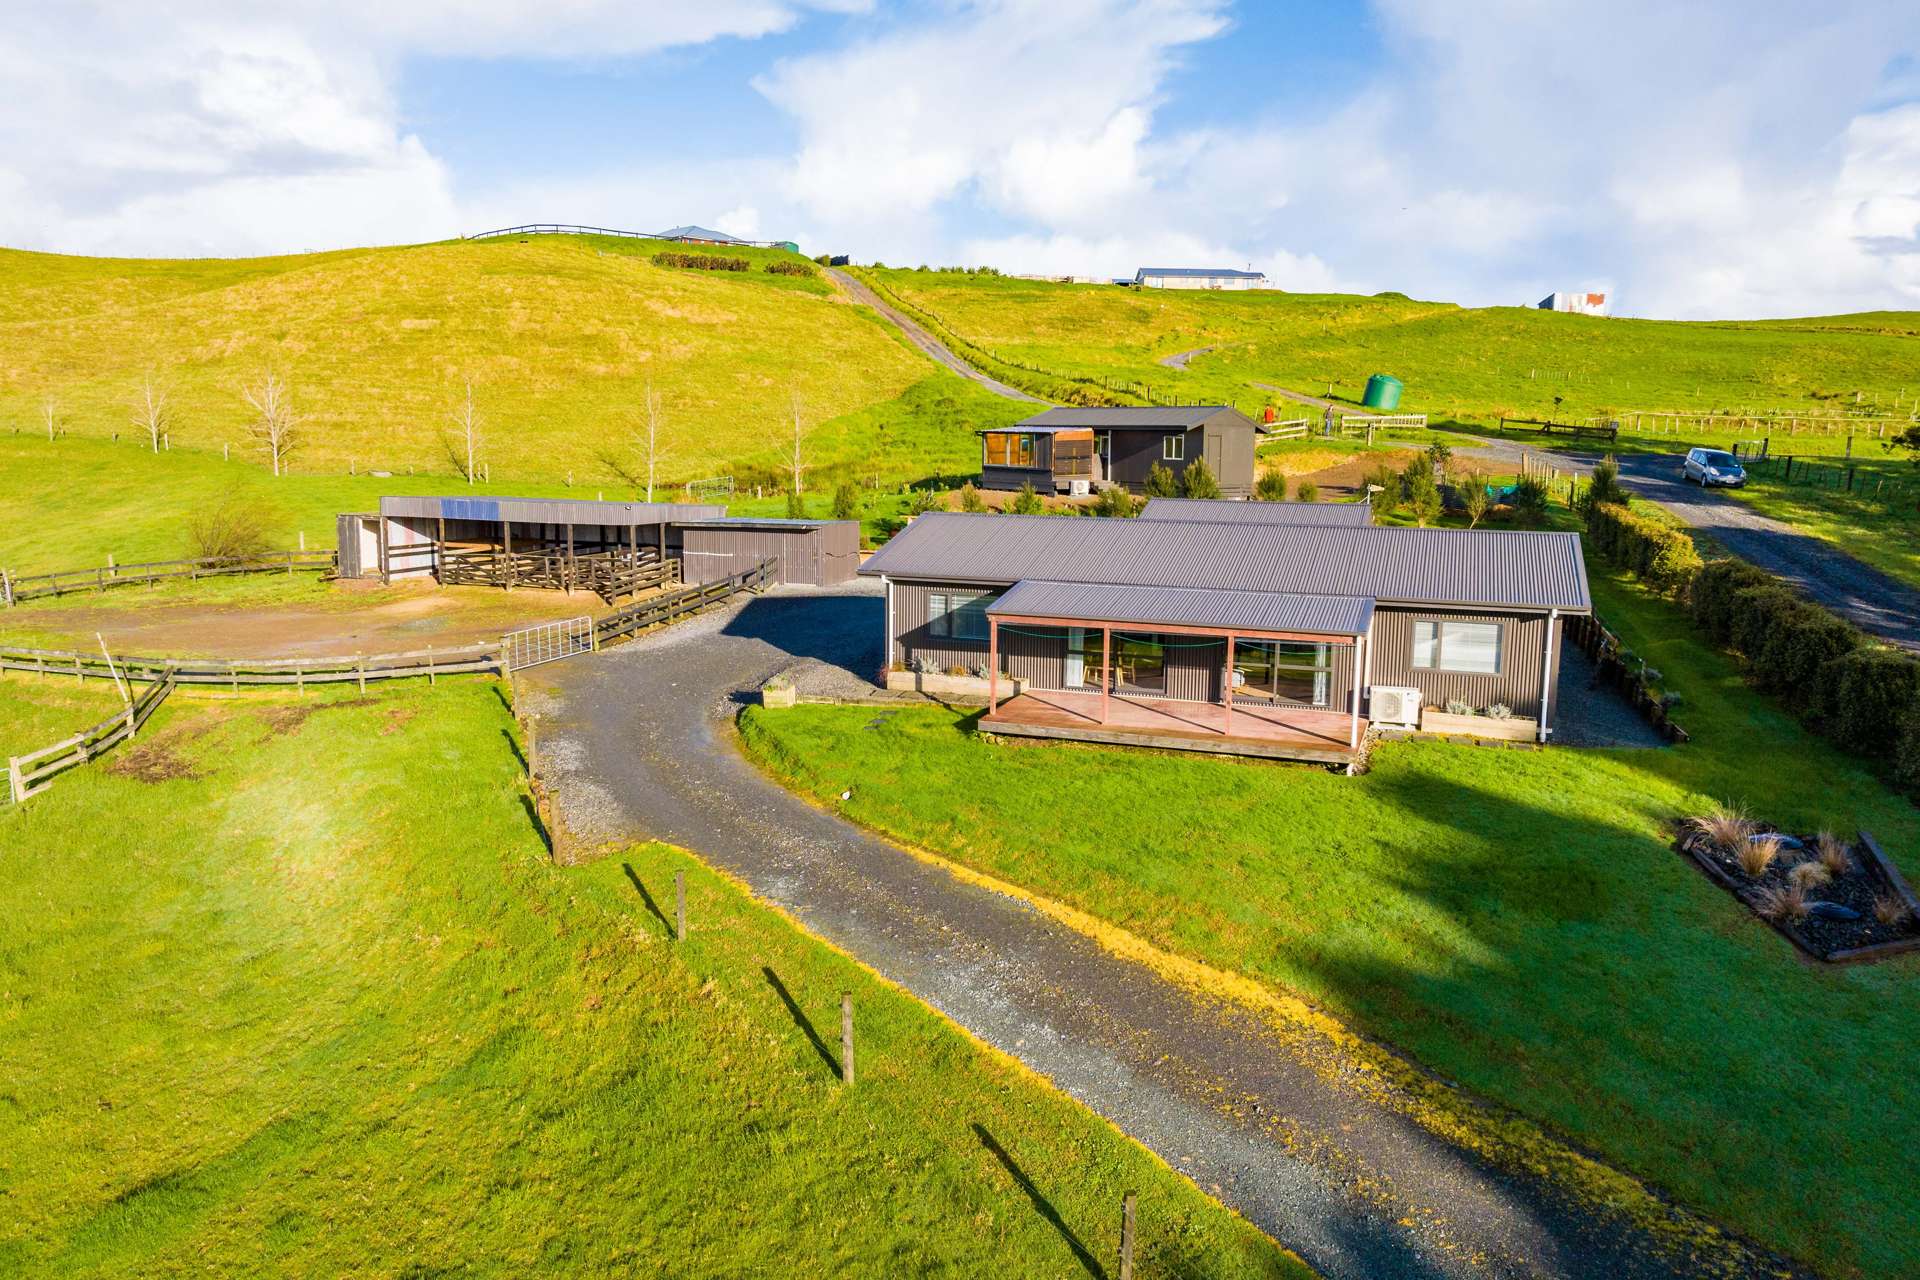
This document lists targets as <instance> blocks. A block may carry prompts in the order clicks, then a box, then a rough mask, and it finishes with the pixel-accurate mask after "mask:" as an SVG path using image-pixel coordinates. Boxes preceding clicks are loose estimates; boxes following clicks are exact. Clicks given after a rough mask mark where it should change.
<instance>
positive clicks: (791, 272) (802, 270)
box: [766, 261, 820, 277]
mask: <svg viewBox="0 0 1920 1280" xmlns="http://www.w3.org/2000/svg"><path fill="white" fill-rule="evenodd" d="M766 270H767V274H768V275H775V276H808V277H812V276H817V275H819V274H820V273H819V272H818V271H815V270H814V269H813V268H812V267H811V266H809V265H807V264H806V263H804V262H786V261H781V262H769V263H768V264H767V267H766Z"/></svg>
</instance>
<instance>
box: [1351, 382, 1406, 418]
mask: <svg viewBox="0 0 1920 1280" xmlns="http://www.w3.org/2000/svg"><path fill="white" fill-rule="evenodd" d="M1403 390H1405V387H1403V386H1402V385H1401V383H1400V379H1398V378H1391V377H1388V376H1387V375H1386V374H1384V373H1376V374H1374V375H1373V376H1372V377H1371V378H1368V379H1367V394H1366V395H1364V396H1362V397H1360V403H1361V404H1362V405H1363V406H1365V407H1366V408H1368V409H1378V410H1380V411H1381V412H1382V413H1392V412H1393V411H1394V410H1395V409H1398V408H1399V407H1400V393H1401V392H1402V391H1403Z"/></svg>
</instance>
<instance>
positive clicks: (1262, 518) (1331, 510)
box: [1139, 498, 1373, 528]
mask: <svg viewBox="0 0 1920 1280" xmlns="http://www.w3.org/2000/svg"><path fill="white" fill-rule="evenodd" d="M1139 519H1142V520H1200V521H1208V520H1211V521H1214V522H1216V523H1220V524H1320V525H1336V526H1339V527H1342V528H1359V527H1360V526H1362V525H1367V524H1371V523H1372V522H1373V511H1372V508H1370V507H1368V506H1367V504H1366V503H1364V502H1234V501H1231V500H1229V499H1225V498H1220V499H1214V498H1149V499H1147V505H1146V508H1145V509H1144V510H1143V511H1141V512H1140V515H1139Z"/></svg>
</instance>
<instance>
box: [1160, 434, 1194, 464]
mask: <svg viewBox="0 0 1920 1280" xmlns="http://www.w3.org/2000/svg"><path fill="white" fill-rule="evenodd" d="M1186 456H1187V438H1186V437H1185V436H1161V437H1160V460H1161V461H1162V462H1179V461H1181V460H1182V459H1184V458H1185V457H1186Z"/></svg>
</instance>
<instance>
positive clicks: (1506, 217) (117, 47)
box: [0, 0, 1920, 317]
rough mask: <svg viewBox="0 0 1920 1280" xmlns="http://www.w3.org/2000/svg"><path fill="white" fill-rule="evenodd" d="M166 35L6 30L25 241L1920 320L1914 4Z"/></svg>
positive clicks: (9, 205)
mask: <svg viewBox="0 0 1920 1280" xmlns="http://www.w3.org/2000/svg"><path fill="white" fill-rule="evenodd" d="M158 8H159V7H158V6H153V5H151V4H146V3H134V2H133V0H76V2H75V3H71V4H64V5H60V6H37V7H36V6H22V7H21V8H20V10H19V12H18V13H15V14H12V15H10V16H9V24H10V34H11V38H10V39H9V41H8V42H6V44H5V45H4V46H0V78H4V79H5V80H6V81H7V82H8V83H10V84H12V85H13V86H14V88H13V90H12V91H11V92H10V93H9V95H7V98H6V100H5V101H3V102H0V243H6V244H11V245H18V246H21V247H30V248H40V249H50V250H56V251H65V252H86V253H122V254H135V255H138V254H181V253H197V254H222V255H228V254H246V253H257V252H269V251H289V250H306V249H316V248H325V247H332V246H335V245H341V244H355V243H393V242H405V241H414V240H425V239H436V238H441V237H445V236H449V235H455V234H459V233H461V232H463V231H474V230H480V229H484V228H486V227H489V226H494V225H502V224H508V223H513V222H520V221H531V220H560V221H578V222H589V223H597V224H602V225H611V226H619V227H632V228H639V229H646V228H652V227H659V226H666V225H671V224H674V223H679V222H701V223H708V224H714V225H719V226H722V227H723V228H725V229H728V230H732V231H735V232H737V233H739V234H743V235H748V236H753V237H764V238H774V237H781V238H792V239H795V240H798V241H800V242H801V243H802V244H803V246H804V247H806V248H807V249H809V250H810V251H814V250H831V251H835V252H849V253H852V254H854V255H855V256H856V257H857V258H859V259H862V260H872V259H881V260H886V261H889V262H908V263H917V262H928V263H934V264H941V263H991V264H992V265H995V266H999V267H1001V268H1002V269H1004V270H1012V271H1049V272H1060V273H1072V274H1086V275H1125V274H1131V273H1132V271H1133V270H1134V268H1135V267H1137V266H1140V265H1145V264H1149V263H1151V264H1157V265H1244V264H1247V263H1252V264H1254V265H1256V266H1258V267H1259V268H1260V269H1262V270H1265V271H1266V272H1267V273H1268V274H1269V276H1270V277H1271V278H1272V280H1273V281H1274V283H1275V284H1276V285H1277V286H1279V287H1282V288H1288V289H1296V290H1343V291H1345V290H1352V291H1361V292H1375V291H1380V290H1386V289H1393V290H1398V291H1401V292H1406V293H1410V294H1414V295H1416V296H1424V297H1434V298H1445V299H1451V300H1456V301H1461V302H1465V303H1469V304H1490V303H1519V302H1526V301H1530V300H1532V299H1535V298H1538V297H1539V296H1541V295H1543V294H1545V293H1546V292H1548V291H1550V290H1553V289H1602V290H1605V291H1607V292H1608V293H1610V294H1612V295H1613V297H1614V298H1615V301H1616V307H1617V309H1618V310H1620V311H1621V312H1624V313H1628V314H1645V315H1669V316H1690V317H1691V316H1762V315H1789V314H1808V313H1818V312H1832V311H1841V310H1856V309H1867V308H1876V307H1884V308H1903V309H1920V6H1915V5H1913V4H1911V3H1898V4H1896V3H1888V2H1885V0H1840V2H1839V3H1835V4H1829V5H1825V6H1822V7H1819V8H1818V9H1816V8H1815V7H1813V6H1807V5H1804V4H1789V3H1771V2H1770V0H1750V2H1748V3H1737V4H1736V3H1723V2H1722V0H1695V2H1694V3H1691V4H1689V5H1686V6H1673V5H1671V4H1665V3H1653V2H1652V0H1617V2H1616V3H1610V4H1607V5H1604V6H1602V5H1574V4H1553V3H1549V2H1547V0H1481V2H1480V3H1476V4H1474V5H1471V6H1462V5H1459V4H1457V3H1447V2H1446V0H1372V2H1370V3H1352V2H1336V3H1326V4H1312V5H1305V4H1250V3H1234V2H1233V0H944V2H939V3H934V2H925V3H903V4H893V3H884V2H881V0H873V2H872V3H868V2H866V0H703V3H701V4H700V5H698V6H689V5H686V4H664V3H646V2H644V0H640V2H635V0H628V2H626V3H614V2H612V0H547V3H545V4H543V5H534V4H526V3H519V2H518V0H457V2H456V0H412V2H411V3H404V4H396V3H394V0H313V2H312V3H310V4H306V5H303V6H300V7H299V8H298V9H297V10H296V9H292V8H289V10H288V11H287V12H284V13H274V12H269V11H266V10H265V8H264V7H263V6H259V5H257V4H252V3H246V2H244V0H200V2H199V3H196V4H193V5H190V6H184V7H180V8H178V9H175V10H173V11H171V12H156V10H157V9H158ZM50 126H51V127H50Z"/></svg>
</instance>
